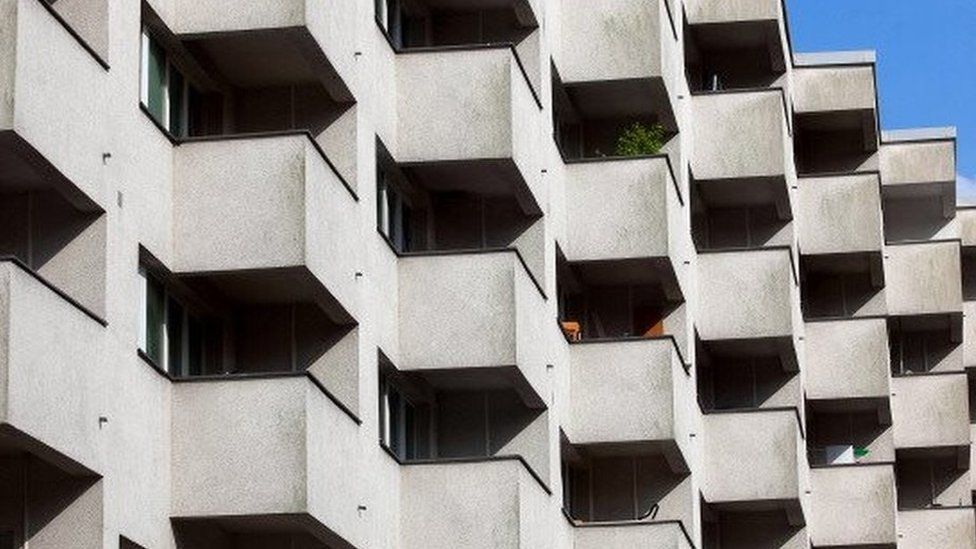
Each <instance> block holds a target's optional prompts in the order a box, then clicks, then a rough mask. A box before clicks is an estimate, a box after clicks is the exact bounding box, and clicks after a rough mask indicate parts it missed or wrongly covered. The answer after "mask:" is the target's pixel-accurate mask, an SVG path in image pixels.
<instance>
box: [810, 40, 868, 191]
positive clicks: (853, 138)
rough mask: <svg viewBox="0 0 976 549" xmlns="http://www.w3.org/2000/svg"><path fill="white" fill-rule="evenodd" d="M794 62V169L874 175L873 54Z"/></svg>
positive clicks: (844, 54)
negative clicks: (863, 172) (872, 171)
mask: <svg viewBox="0 0 976 549" xmlns="http://www.w3.org/2000/svg"><path fill="white" fill-rule="evenodd" d="M794 57H795V64H796V70H795V71H794V72H793V83H794V87H793V94H794V95H793V96H794V101H795V105H794V111H795V123H796V144H795V145H796V163H797V170H798V171H799V172H800V173H804V174H810V173H828V172H829V173H837V172H855V171H860V170H876V169H877V167H878V155H877V152H878V138H879V135H878V114H877V96H876V90H875V56H874V52H871V51H865V52H824V53H812V54H796V55H795V56H794Z"/></svg>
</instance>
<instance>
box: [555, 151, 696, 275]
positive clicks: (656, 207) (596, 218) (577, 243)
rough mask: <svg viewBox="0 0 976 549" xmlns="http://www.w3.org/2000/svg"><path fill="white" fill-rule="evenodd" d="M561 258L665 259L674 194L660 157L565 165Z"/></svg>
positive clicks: (572, 259)
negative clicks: (564, 204) (564, 234)
mask: <svg viewBox="0 0 976 549" xmlns="http://www.w3.org/2000/svg"><path fill="white" fill-rule="evenodd" d="M565 188H566V218H567V219H566V230H567V236H566V240H565V248H564V250H563V251H564V253H565V254H566V259H568V260H570V261H587V260H599V259H614V258H617V259H621V258H635V257H667V256H669V253H670V252H671V246H670V242H671V238H670V223H669V216H677V215H679V214H680V207H679V208H678V209H676V210H675V211H670V206H671V201H669V200H668V197H669V195H671V194H674V193H675V190H674V187H673V184H672V182H671V175H670V173H669V172H668V167H667V161H666V160H665V159H664V158H663V157H659V158H647V159H638V160H617V161H613V160H611V161H606V162H583V163H578V164H570V165H567V166H566V176H565Z"/></svg>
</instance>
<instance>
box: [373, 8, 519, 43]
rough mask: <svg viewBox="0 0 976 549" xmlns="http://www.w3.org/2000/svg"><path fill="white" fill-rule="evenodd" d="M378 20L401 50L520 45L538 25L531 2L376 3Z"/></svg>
mask: <svg viewBox="0 0 976 549" xmlns="http://www.w3.org/2000/svg"><path fill="white" fill-rule="evenodd" d="M374 8H375V14H376V21H377V23H379V25H380V26H381V27H382V28H383V30H384V31H386V33H387V35H388V36H389V37H390V40H391V41H392V42H393V44H394V45H395V46H396V47H397V48H404V49H407V48H430V47H440V46H466V45H474V44H497V43H510V44H518V43H519V42H521V41H522V40H524V39H525V37H526V36H528V35H529V34H531V33H532V31H534V30H535V29H536V28H537V27H538V24H537V22H536V19H535V14H534V13H533V11H532V7H531V6H530V5H529V2H528V0H517V1H515V2H497V1H493V0H480V1H474V2H457V1H456V0H375V1H374Z"/></svg>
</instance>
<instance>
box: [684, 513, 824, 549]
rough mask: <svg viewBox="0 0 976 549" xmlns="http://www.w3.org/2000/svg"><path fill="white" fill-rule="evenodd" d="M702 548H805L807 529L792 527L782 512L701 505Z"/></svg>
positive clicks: (797, 526)
mask: <svg viewBox="0 0 976 549" xmlns="http://www.w3.org/2000/svg"><path fill="white" fill-rule="evenodd" d="M701 514H702V521H701V525H702V548H703V549H723V548H726V547H743V548H745V547H748V548H749V549H754V548H757V549H758V548H763V549H774V548H775V549H807V548H808V547H810V536H809V532H808V529H807V528H806V526H805V525H803V524H795V523H794V522H792V521H791V519H790V518H789V515H788V514H787V513H785V512H783V511H782V510H778V509H773V510H758V511H742V510H728V509H725V508H723V507H722V506H721V505H718V506H715V505H709V504H708V503H707V502H705V503H704V504H703V505H702V513H701Z"/></svg>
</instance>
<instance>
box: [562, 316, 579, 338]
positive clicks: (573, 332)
mask: <svg viewBox="0 0 976 549" xmlns="http://www.w3.org/2000/svg"><path fill="white" fill-rule="evenodd" d="M559 324H560V325H561V326H562V328H563V334H565V335H566V338H568V339H569V340H570V341H580V340H581V339H583V328H582V327H581V326H580V323H579V322H576V321H574V320H564V321H562V322H560V323H559Z"/></svg>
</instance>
